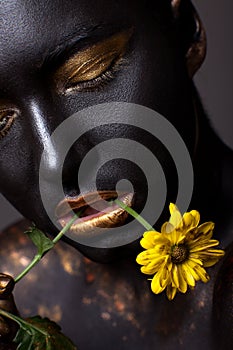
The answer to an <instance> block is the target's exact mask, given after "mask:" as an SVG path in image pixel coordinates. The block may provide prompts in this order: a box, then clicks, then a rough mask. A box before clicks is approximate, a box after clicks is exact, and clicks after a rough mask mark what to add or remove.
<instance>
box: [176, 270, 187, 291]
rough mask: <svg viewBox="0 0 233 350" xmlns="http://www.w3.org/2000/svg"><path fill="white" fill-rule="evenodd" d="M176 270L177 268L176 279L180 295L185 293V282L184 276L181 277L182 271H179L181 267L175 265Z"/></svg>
mask: <svg viewBox="0 0 233 350" xmlns="http://www.w3.org/2000/svg"><path fill="white" fill-rule="evenodd" d="M177 268H178V278H179V287H178V289H179V291H180V292H181V293H186V292H187V288H188V286H187V282H186V281H185V279H184V276H183V271H182V269H181V265H177Z"/></svg>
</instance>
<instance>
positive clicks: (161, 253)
mask: <svg viewBox="0 0 233 350" xmlns="http://www.w3.org/2000/svg"><path fill="white" fill-rule="evenodd" d="M169 209H170V213H171V217H170V220H169V222H165V224H163V226H162V228H161V233H160V232H157V231H147V232H145V233H144V235H143V238H142V239H141V242H140V243H141V246H142V247H143V248H144V249H146V250H144V251H143V252H141V253H140V254H139V255H138V256H137V259H136V261H137V263H138V264H140V265H143V266H142V267H141V271H142V272H143V273H144V274H147V275H154V277H153V278H152V280H151V289H152V292H153V293H155V294H159V293H161V292H162V291H164V290H165V288H166V293H167V297H168V299H169V300H172V299H174V297H175V295H176V292H177V291H179V292H181V293H186V291H187V289H188V286H189V287H190V288H194V286H195V283H196V281H198V280H201V281H202V282H204V283H206V282H208V281H209V279H210V277H209V275H208V274H207V272H206V270H205V267H209V266H212V265H214V264H215V263H217V262H218V260H219V259H220V258H221V257H222V256H223V255H224V251H223V250H220V249H213V247H216V246H217V245H218V244H219V242H218V241H217V240H215V239H212V235H213V229H214V223H213V222H206V223H204V224H202V225H200V226H198V224H199V221H200V214H199V212H198V211H196V210H192V211H190V212H188V213H185V214H184V215H183V217H182V215H181V213H180V212H179V210H178V208H177V207H176V206H175V205H174V204H172V203H171V204H170V206H169Z"/></svg>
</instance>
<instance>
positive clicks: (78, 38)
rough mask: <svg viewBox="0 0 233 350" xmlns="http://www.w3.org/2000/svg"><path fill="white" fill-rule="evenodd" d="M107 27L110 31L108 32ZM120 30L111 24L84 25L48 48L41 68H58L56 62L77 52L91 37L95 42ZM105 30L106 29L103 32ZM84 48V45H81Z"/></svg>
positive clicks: (60, 61)
mask: <svg viewBox="0 0 233 350" xmlns="http://www.w3.org/2000/svg"><path fill="white" fill-rule="evenodd" d="M106 29H108V33H107V34H106ZM117 30H120V28H116V27H115V28H113V27H112V26H110V25H104V24H98V25H95V26H90V27H88V28H87V27H82V28H81V29H80V28H79V29H78V30H77V31H74V32H73V33H72V34H68V35H67V36H65V37H64V38H63V39H62V41H61V42H60V43H59V44H58V45H57V46H56V47H55V48H53V49H52V50H47V51H46V52H45V54H44V57H43V58H42V62H41V64H40V66H39V68H40V69H41V70H46V69H48V68H51V67H52V68H53V69H56V68H57V67H56V64H57V65H58V64H60V63H62V61H63V60H65V59H66V58H67V54H68V55H69V56H72V54H73V53H75V52H76V50H77V46H79V47H81V44H82V45H83V46H84V44H85V43H86V42H87V40H88V39H89V40H90V39H91V38H92V39H95V42H94V41H93V44H95V43H96V42H97V41H99V40H101V39H103V38H104V37H109V36H111V35H112V34H113V33H114V32H116V31H117ZM103 31H105V32H104V33H103ZM81 48H82V47H81Z"/></svg>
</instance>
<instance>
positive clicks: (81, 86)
mask: <svg viewBox="0 0 233 350" xmlns="http://www.w3.org/2000/svg"><path fill="white" fill-rule="evenodd" d="M125 63H126V59H125V58H123V57H118V58H116V59H115V60H114V61H113V62H112V63H111V64H110V66H109V67H108V68H107V70H106V71H105V72H103V73H102V74H101V75H99V76H98V77H96V78H94V79H91V80H87V81H83V82H80V83H76V84H74V85H71V86H68V87H67V85H66V86H64V91H63V94H70V93H75V92H77V91H80V92H91V91H100V90H101V89H102V88H103V87H104V86H105V85H106V84H108V83H109V82H110V81H112V80H113V79H114V78H115V77H116V74H117V72H118V71H119V70H120V69H121V68H122V66H123V65H124V64H125Z"/></svg>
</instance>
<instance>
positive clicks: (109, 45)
mask: <svg viewBox="0 0 233 350" xmlns="http://www.w3.org/2000/svg"><path fill="white" fill-rule="evenodd" d="M131 35H132V29H129V30H127V31H123V32H120V33H117V34H115V35H112V36H111V37H109V38H107V39H105V40H102V41H100V42H98V43H96V44H94V45H92V46H91V47H88V48H86V49H83V50H81V51H79V52H78V53H76V54H75V55H73V56H72V57H71V58H70V59H69V60H68V61H66V62H65V63H64V64H63V65H62V66H61V67H60V68H58V70H57V72H56V73H55V75H54V81H55V84H56V87H57V89H58V91H59V92H61V93H69V92H71V91H73V90H75V91H83V90H84V91H85V89H86V88H88V89H91V88H92V84H93V87H96V85H98V84H100V83H101V81H100V80H101V76H102V75H104V74H106V78H110V76H111V72H108V70H109V69H110V68H111V67H113V66H114V65H115V64H117V62H118V61H120V59H121V58H122V57H123V55H124V53H125V51H126V48H127V44H128V41H129V39H130V37H131Z"/></svg>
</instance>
